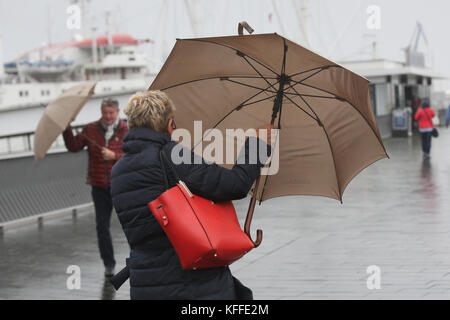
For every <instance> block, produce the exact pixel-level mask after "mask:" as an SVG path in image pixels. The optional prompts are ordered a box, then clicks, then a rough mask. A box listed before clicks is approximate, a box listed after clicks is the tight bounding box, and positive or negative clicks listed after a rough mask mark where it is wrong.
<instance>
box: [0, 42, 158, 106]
mask: <svg viewBox="0 0 450 320" xmlns="http://www.w3.org/2000/svg"><path fill="white" fill-rule="evenodd" d="M143 42H150V40H137V39H135V38H133V37H132V36H131V35H128V34H111V35H103V36H98V37H95V38H90V39H84V40H80V41H71V42H66V43H58V44H52V45H48V46H45V47H41V48H37V49H34V50H31V51H29V52H27V53H25V54H23V55H22V56H20V57H18V58H17V59H15V60H14V61H10V62H8V63H5V64H4V65H2V67H4V68H3V70H2V72H0V112H1V111H9V110H17V109H22V108H30V107H36V106H45V105H47V104H48V103H49V102H50V101H52V100H54V99H55V98H56V97H58V96H59V95H60V94H61V93H62V92H64V91H65V90H67V89H68V88H70V87H73V86H75V85H76V84H78V83H80V82H82V81H85V80H97V81H99V82H98V84H97V86H96V89H95V95H94V97H103V96H113V95H123V94H128V93H133V92H136V91H138V90H146V89H147V88H148V87H149V85H150V84H151V82H152V81H153V79H154V77H155V75H156V73H157V71H158V70H159V68H160V66H161V65H162V64H161V63H158V62H156V63H155V62H152V61H149V59H148V57H147V56H146V55H145V54H143V53H142V52H140V51H139V44H141V43H143ZM0 50H1V49H0ZM2 73H3V76H2Z"/></svg>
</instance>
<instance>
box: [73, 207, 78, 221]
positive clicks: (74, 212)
mask: <svg viewBox="0 0 450 320" xmlns="http://www.w3.org/2000/svg"><path fill="white" fill-rule="evenodd" d="M77 213H78V212H77V209H76V208H75V209H72V220H76V219H77Z"/></svg>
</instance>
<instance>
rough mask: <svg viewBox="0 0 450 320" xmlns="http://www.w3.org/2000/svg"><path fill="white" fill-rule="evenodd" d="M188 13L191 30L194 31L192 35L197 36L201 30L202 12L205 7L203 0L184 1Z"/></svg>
mask: <svg viewBox="0 0 450 320" xmlns="http://www.w3.org/2000/svg"><path fill="white" fill-rule="evenodd" d="M184 3H185V5H186V8H187V11H188V15H189V21H190V22H191V27H192V31H193V32H194V37H196V38H198V37H200V36H201V34H202V32H203V17H202V15H203V12H204V8H205V1H203V0H197V1H190V0H185V1H184Z"/></svg>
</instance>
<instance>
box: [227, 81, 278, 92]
mask: <svg viewBox="0 0 450 320" xmlns="http://www.w3.org/2000/svg"><path fill="white" fill-rule="evenodd" d="M258 79H259V78H258ZM221 80H224V81H229V82H232V83H236V84H240V85H243V86H245V87H249V88H253V89H258V90H262V91H265V92H270V93H276V92H275V91H270V90H267V89H263V88H259V87H255V86H252V85H250V84H247V83H243V82H239V81H235V80H230V79H227V78H223V79H221ZM269 84H270V82H269ZM271 86H272V87H273V85H271Z"/></svg>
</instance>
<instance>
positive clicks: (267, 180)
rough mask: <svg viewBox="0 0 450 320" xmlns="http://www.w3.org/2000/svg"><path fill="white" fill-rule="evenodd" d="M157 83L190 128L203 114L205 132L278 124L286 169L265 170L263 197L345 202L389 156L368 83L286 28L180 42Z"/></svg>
mask: <svg viewBox="0 0 450 320" xmlns="http://www.w3.org/2000/svg"><path fill="white" fill-rule="evenodd" d="M150 90H163V91H165V92H166V93H167V94H168V95H169V97H170V98H171V99H172V100H173V101H174V103H175V105H176V107H177V108H176V122H177V126H178V127H179V128H186V129H188V130H190V131H191V132H192V131H193V126H194V121H195V120H202V130H203V131H206V130H208V129H210V128H217V129H220V130H222V131H225V129H229V128H242V129H244V130H246V129H248V128H257V127H259V126H261V125H263V124H265V123H267V122H269V121H270V120H272V122H275V124H278V125H279V127H280V131H279V171H278V173H277V174H275V175H270V176H264V177H262V179H261V181H262V182H261V183H260V184H259V188H257V189H258V190H257V192H256V196H257V198H258V199H259V200H260V201H263V200H267V199H270V198H273V197H279V196H286V195H317V196H325V197H330V198H334V199H337V200H340V201H341V202H342V195H343V193H344V190H345V188H346V187H347V185H348V184H349V182H350V181H351V180H352V179H353V178H354V177H355V176H356V175H357V174H358V173H359V172H360V171H361V170H363V169H364V168H366V167H367V166H369V165H370V164H372V163H373V162H375V161H377V160H379V159H382V158H386V157H387V153H386V150H385V148H384V146H383V143H382V140H381V136H380V132H379V130H378V127H377V124H376V121H375V116H374V113H373V109H372V106H371V102H370V95H369V82H368V80H367V79H365V78H363V77H361V76H359V75H357V74H355V73H353V72H351V71H349V70H347V69H345V68H343V67H342V66H340V65H338V64H336V63H334V62H332V61H329V60H327V59H325V58H323V57H321V56H319V55H318V54H316V53H314V52H312V51H310V50H307V49H305V48H303V47H301V46H299V45H297V44H296V43H294V42H291V41H289V40H288V39H285V38H284V37H281V36H279V35H277V34H261V35H245V36H229V37H214V38H199V39H184V40H180V39H179V40H177V42H176V44H175V46H174V48H173V50H172V52H171V53H170V55H169V57H168V59H167V61H166V63H165V64H164V66H163V68H162V69H161V71H160V73H159V74H158V76H157V77H156V79H155V80H154V82H153V83H152V85H151V86H150ZM203 138H204V137H203ZM198 142H199V141H192V145H195V144H196V143H198Z"/></svg>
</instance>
